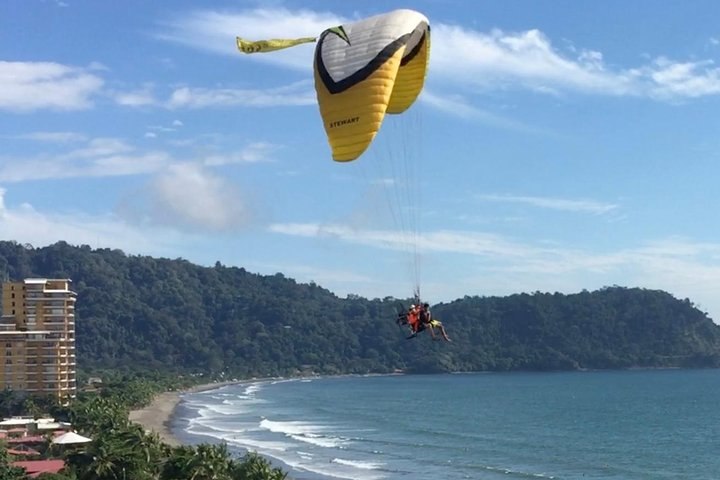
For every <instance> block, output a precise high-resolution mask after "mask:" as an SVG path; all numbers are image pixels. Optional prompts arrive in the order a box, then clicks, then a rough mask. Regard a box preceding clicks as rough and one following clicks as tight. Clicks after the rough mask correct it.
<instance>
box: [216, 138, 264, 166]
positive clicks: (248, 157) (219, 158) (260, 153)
mask: <svg viewBox="0 0 720 480" xmlns="http://www.w3.org/2000/svg"><path fill="white" fill-rule="evenodd" d="M277 148H278V147H277V146H276V145H273V144H270V143H266V142H253V143H250V144H249V145H247V146H245V147H244V148H243V149H242V150H240V151H239V152H235V153H225V154H216V155H208V156H206V157H204V158H203V159H202V163H203V164H204V165H207V166H212V167H217V166H221V165H230V164H235V163H256V162H263V161H266V160H268V158H269V155H270V154H271V153H272V152H273V151H275V150H277Z"/></svg>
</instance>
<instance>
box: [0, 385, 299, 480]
mask: <svg viewBox="0 0 720 480" xmlns="http://www.w3.org/2000/svg"><path fill="white" fill-rule="evenodd" d="M105 380H106V381H105V382H104V383H105V385H104V386H103V388H102V389H101V390H99V391H96V392H80V394H79V396H78V398H77V399H76V400H75V401H74V402H73V403H72V404H71V405H70V406H67V407H63V406H60V405H57V404H56V403H54V402H53V401H52V400H51V399H50V398H36V399H32V398H30V397H24V396H22V395H19V394H17V393H13V392H11V391H7V390H6V391H5V392H4V394H3V396H2V397H0V409H2V410H3V412H7V413H10V414H20V413H28V412H32V411H33V410H35V411H36V412H44V413H45V414H48V413H50V414H52V415H53V417H55V418H57V419H59V420H63V421H69V422H71V423H72V425H73V428H74V429H75V430H77V431H78V432H80V433H81V434H83V435H85V436H88V437H90V438H92V439H93V441H92V442H90V443H87V444H83V445H80V446H64V447H61V446H57V445H54V446H50V447H49V448H48V449H47V450H45V451H44V452H42V457H43V458H62V459H63V460H65V468H63V470H62V472H61V473H58V474H43V475H42V476H40V477H39V478H41V479H45V480H50V479H53V480H123V479H128V480H129V479H133V480H187V479H195V480H283V479H284V478H286V476H287V474H286V473H285V472H283V471H282V470H280V469H278V468H274V467H272V465H271V464H270V462H268V461H267V460H266V459H264V458H262V457H260V456H258V455H257V454H255V453H252V452H250V453H247V454H246V455H245V456H244V457H242V458H234V457H233V456H232V454H231V453H230V452H229V450H228V448H227V446H226V445H225V444H215V445H212V444H201V445H197V446H187V445H183V446H177V447H173V446H170V445H167V444H165V443H163V442H161V441H160V438H159V437H158V436H157V435H156V434H148V433H146V432H145V431H144V430H143V428H142V427H141V426H140V425H138V424H135V423H132V422H131V421H129V420H128V414H129V411H130V409H132V408H136V407H140V406H143V405H146V404H147V403H149V402H150V400H151V399H152V398H153V396H154V395H155V394H157V393H159V392H160V391H164V390H168V389H178V388H182V387H186V386H187V381H178V380H177V379H175V380H173V379H172V378H170V377H167V376H165V377H163V376H156V377H155V378H152V379H150V380H148V379H147V378H144V377H143V378H141V377H133V376H118V375H117V374H116V375H112V374H108V375H106V376H105ZM0 447H4V445H2V444H0ZM12 461H13V459H12V458H11V456H10V455H8V453H7V451H6V449H5V448H0V479H2V480H26V479H28V478H29V477H28V476H27V475H26V474H25V470H24V469H22V468H18V467H13V466H11V462H12Z"/></svg>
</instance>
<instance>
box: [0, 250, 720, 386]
mask: <svg viewBox="0 0 720 480" xmlns="http://www.w3.org/2000/svg"><path fill="white" fill-rule="evenodd" d="M36 276H37V277H53V278H58V277H59V278H66V277H68V278H71V279H72V280H73V288H74V290H75V291H76V292H77V293H78V302H77V307H76V317H77V318H76V330H77V333H76V337H77V356H78V366H79V368H80V369H81V370H83V371H85V372H88V371H93V370H95V369H99V368H128V369H148V368H151V369H158V370H169V371H183V372H191V371H192V372H200V371H202V372H215V373H217V372H220V371H226V372H228V373H229V374H230V375H238V376H250V375H292V374H296V373H299V372H304V373H309V372H315V373H323V374H330V373H369V372H391V371H394V370H405V371H410V372H441V371H479V370H570V369H581V368H587V369H603V368H629V367H674V366H678V367H716V366H718V365H720V327H719V326H717V325H715V324H714V323H713V322H712V321H711V320H710V319H709V318H708V317H707V316H706V315H705V314H704V313H703V312H701V311H699V310H698V309H696V308H695V307H694V306H693V304H692V303H691V302H690V301H689V300H678V299H676V298H674V297H672V296H671V295H669V294H668V293H665V292H662V291H656V290H644V289H639V288H621V287H612V288H604V289H602V290H598V291H595V292H586V291H583V292H581V293H578V294H573V295H563V294H557V293H556V294H545V293H534V294H517V295H511V296H508V297H465V298H463V299H459V300H456V301H454V302H451V303H447V304H440V305H436V306H435V307H434V309H433V311H434V314H435V316H436V317H437V318H439V319H440V320H442V321H443V322H444V324H445V326H446V328H447V331H448V334H449V335H450V336H451V337H452V339H453V342H452V343H445V342H442V341H436V342H432V341H430V338H429V336H428V335H427V332H424V333H422V334H421V335H419V336H418V338H416V339H413V340H405V335H406V333H407V332H406V331H405V330H401V329H399V327H398V326H397V325H396V324H395V322H394V318H395V312H396V308H397V306H398V304H399V302H398V301H397V300H395V299H392V298H386V299H382V300H381V299H374V300H368V299H364V298H361V297H354V296H350V297H348V298H339V297H338V296H336V295H334V294H333V293H332V292H330V291H328V290H326V289H324V288H322V287H321V286H318V285H315V284H312V283H311V284H300V283H297V282H295V281H294V280H292V279H289V278H286V277H284V276H283V275H282V274H276V275H271V276H263V275H257V274H253V273H249V272H247V271H245V270H244V269H242V268H235V267H232V268H230V267H225V266H222V265H220V264H219V263H218V264H216V265H215V266H214V267H200V266H197V265H193V264H191V263H189V262H187V261H184V260H180V259H177V260H169V259H158V258H152V257H145V256H128V255H126V254H124V253H123V252H121V251H119V250H108V249H100V250H93V249H91V248H90V247H88V246H82V247H74V246H70V245H68V244H66V243H64V242H60V243H57V244H55V245H52V246H49V247H44V248H33V247H30V246H23V245H20V244H17V243H15V242H0V277H2V278H3V279H10V280H20V279H23V278H26V277H36ZM406 305H407V302H406Z"/></svg>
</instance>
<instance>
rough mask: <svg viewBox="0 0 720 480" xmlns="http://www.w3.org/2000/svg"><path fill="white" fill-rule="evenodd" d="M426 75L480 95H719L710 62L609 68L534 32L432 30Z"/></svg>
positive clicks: (717, 74)
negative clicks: (526, 92)
mask: <svg viewBox="0 0 720 480" xmlns="http://www.w3.org/2000/svg"><path fill="white" fill-rule="evenodd" d="M433 37H434V38H433V53H432V56H433V57H432V64H431V68H430V75H431V76H432V77H437V78H442V79H443V81H450V82H453V83H457V82H460V83H463V84H466V85H469V86H474V87H476V88H481V89H487V90H492V89H498V88H500V89H505V88H526V89H531V90H535V91H537V92H542V93H553V94H557V93H562V92H565V91H575V92H581V93H587V94H596V95H613V96H624V95H632V96H646V97H650V98H657V99H662V100H676V99H683V98H695V97H701V96H706V95H717V94H718V93H720V69H719V68H718V67H716V66H715V64H714V62H713V61H711V60H705V61H695V62H680V61H672V60H670V59H667V58H665V57H659V58H657V59H655V60H653V61H652V62H650V63H649V64H647V65H639V66H632V67H628V68H625V69H618V68H612V67H610V66H609V65H607V64H606V63H605V59H604V56H603V54H602V53H601V52H597V51H591V50H580V51H579V52H576V51H574V50H572V51H568V52H562V51H559V50H558V49H557V48H555V47H554V46H553V44H552V43H551V41H550V40H549V39H548V38H547V37H546V36H545V35H544V34H543V33H542V32H540V31H538V30H528V31H524V32H515V33H509V32H504V31H502V30H493V31H491V32H489V33H484V32H478V31H474V30H468V29H464V28H462V27H458V26H450V25H443V24H439V25H435V26H434V28H433Z"/></svg>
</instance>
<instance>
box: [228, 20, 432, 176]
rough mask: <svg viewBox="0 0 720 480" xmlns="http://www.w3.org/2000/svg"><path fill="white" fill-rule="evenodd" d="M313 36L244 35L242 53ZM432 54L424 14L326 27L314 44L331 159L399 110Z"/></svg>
mask: <svg viewBox="0 0 720 480" xmlns="http://www.w3.org/2000/svg"><path fill="white" fill-rule="evenodd" d="M315 40H316V39H315V38H312V37H306V38H298V39H290V40H287V39H273V40H261V41H256V42H253V41H248V40H245V39H242V38H240V37H238V38H237V46H238V49H239V50H240V51H242V52H244V53H260V52H270V51H274V50H280V49H284V48H289V47H292V46H295V45H300V44H303V43H308V42H313V41H315ZM429 57H430V25H429V23H428V19H427V18H426V17H425V16H424V15H423V14H421V13H419V12H416V11H413V10H395V11H393V12H390V13H385V14H382V15H377V16H374V17H369V18H366V19H363V20H360V21H357V22H352V23H347V24H344V25H340V26H337V27H333V28H329V29H327V30H325V31H324V32H322V34H320V37H319V38H318V39H317V47H316V49H315V62H314V66H315V68H314V71H315V90H316V92H317V99H318V105H319V107H320V115H321V116H322V119H323V125H324V127H325V132H326V133H327V136H328V141H329V143H330V148H331V149H332V156H333V159H335V160H337V161H339V162H346V161H350V160H355V159H356V158H358V157H359V156H360V155H362V153H363V152H364V151H365V150H366V149H367V148H368V146H369V145H370V143H371V142H372V141H373V139H374V138H375V135H376V134H377V132H378V130H379V129H380V126H381V125H382V122H383V118H384V117H385V114H386V113H391V114H395V113H402V112H404V111H405V110H407V109H408V108H409V107H410V105H412V104H413V102H414V101H415V99H416V98H417V96H418V95H419V94H420V91H421V90H422V88H423V84H424V83H425V74H426V71H427V65H428V60H429Z"/></svg>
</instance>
